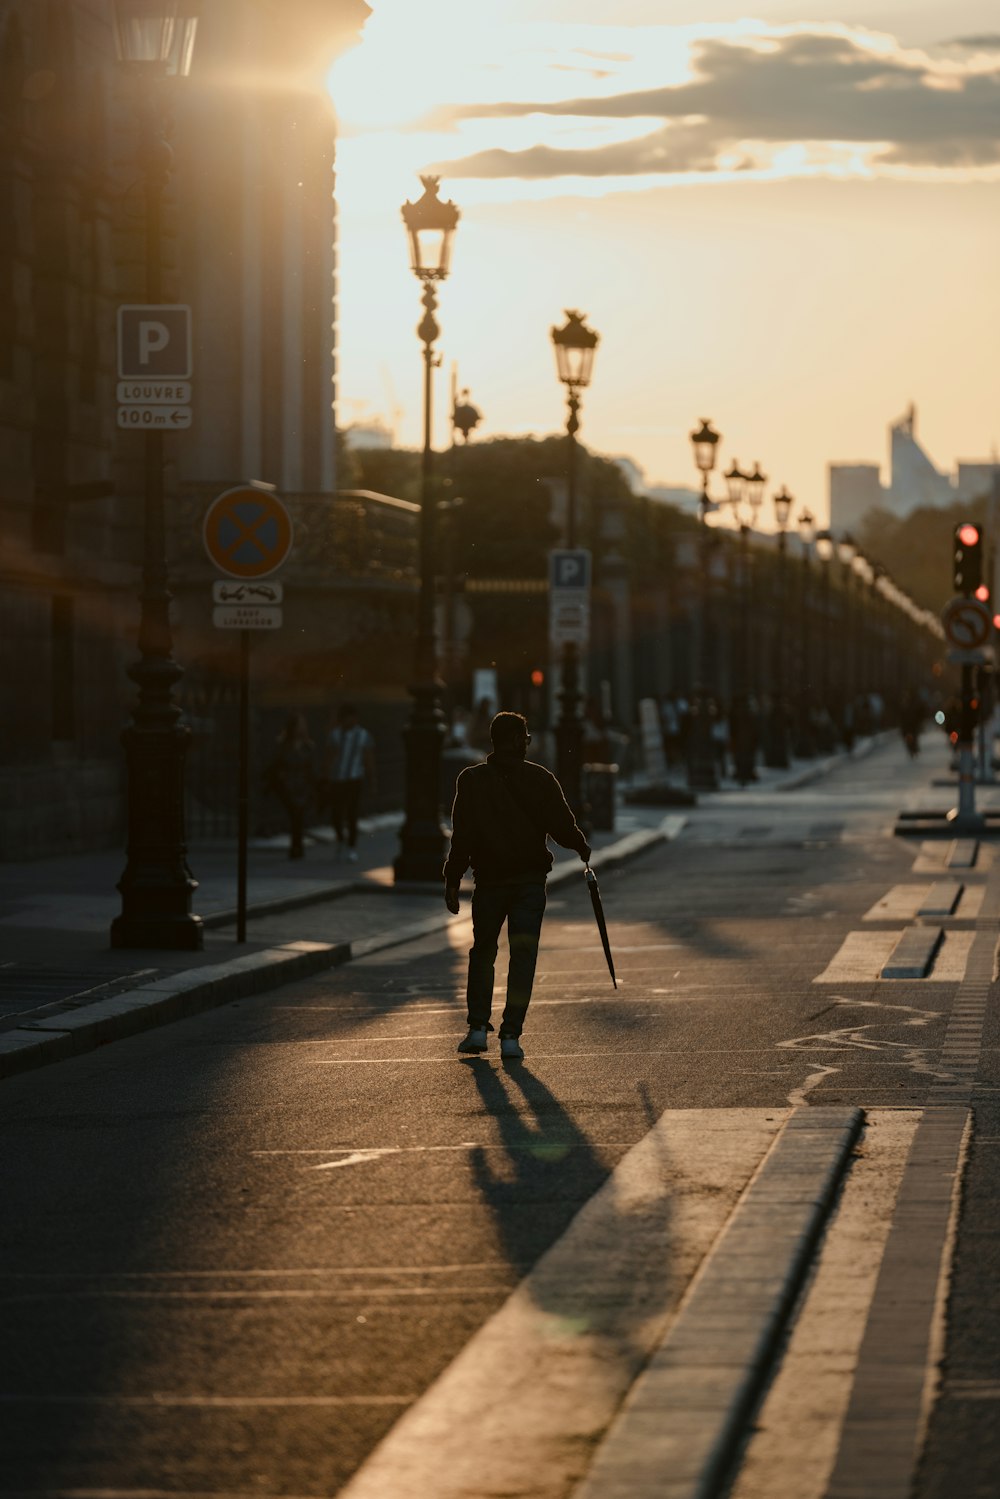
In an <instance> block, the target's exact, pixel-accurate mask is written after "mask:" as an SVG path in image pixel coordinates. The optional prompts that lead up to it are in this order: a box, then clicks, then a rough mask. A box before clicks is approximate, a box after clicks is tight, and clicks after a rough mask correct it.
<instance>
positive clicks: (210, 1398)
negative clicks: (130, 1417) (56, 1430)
mask: <svg viewBox="0 0 1000 1499" xmlns="http://www.w3.org/2000/svg"><path fill="white" fill-rule="evenodd" d="M416 1398H417V1397H416V1396H415V1395H161V1394H156V1395H5V1394H0V1405H124V1406H127V1407H132V1406H135V1407H138V1408H140V1409H142V1408H147V1409H148V1408H150V1407H152V1408H153V1409H160V1410H172V1409H175V1408H177V1407H183V1406H196V1407H199V1408H204V1407H206V1406H216V1407H221V1408H222V1409H229V1408H234V1409H237V1410H240V1409H243V1408H249V1409H255V1408H269V1407H274V1406H339V1405H396V1406H404V1405H412V1404H413V1402H414V1400H415V1399H416ZM88 1492H90V1491H89V1490H88Z"/></svg>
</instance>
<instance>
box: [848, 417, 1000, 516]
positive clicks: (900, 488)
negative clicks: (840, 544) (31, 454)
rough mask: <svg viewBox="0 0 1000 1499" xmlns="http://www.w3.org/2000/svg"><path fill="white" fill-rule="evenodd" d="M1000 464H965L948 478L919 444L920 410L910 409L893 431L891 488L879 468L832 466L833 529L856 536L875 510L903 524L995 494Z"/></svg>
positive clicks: (874, 466)
mask: <svg viewBox="0 0 1000 1499" xmlns="http://www.w3.org/2000/svg"><path fill="white" fill-rule="evenodd" d="M995 471H996V464H995V463H990V462H986V461H984V460H976V461H974V462H962V463H959V464H958V467H957V472H955V473H946V472H943V471H942V470H941V469H939V468H938V467H937V465H936V464H935V462H934V460H933V459H932V458H931V457H930V455H929V454H928V453H927V452H926V450H925V449H924V448H923V447H922V446H921V444H920V443H919V442H918V441H917V409H916V407H915V406H914V405H912V404H911V405H910V406H909V407H908V409H907V410H906V412H905V413H904V415H903V416H901V417H900V418H899V420H898V421H895V422H892V423H890V426H889V482H888V484H887V485H883V483H882V479H881V472H880V469H879V465H878V464H877V463H831V464H830V465H829V480H830V526H831V528H832V529H833V530H834V531H850V530H852V529H855V528H857V527H858V526H860V525H861V523H862V521H863V520H864V518H865V516H866V515H867V513H868V511H869V510H873V509H881V510H887V511H889V513H890V514H891V515H895V516H898V517H899V518H902V517H904V516H907V515H912V513H913V511H915V510H920V509H922V508H925V507H932V508H937V507H939V506H945V505H951V504H953V503H954V501H955V500H975V499H978V498H980V497H981V496H982V495H985V494H990V493H991V492H992V487H993V475H994V473H995Z"/></svg>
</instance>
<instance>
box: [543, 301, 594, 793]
mask: <svg viewBox="0 0 1000 1499" xmlns="http://www.w3.org/2000/svg"><path fill="white" fill-rule="evenodd" d="M584 318H585V314H584V313H580V312H570V311H569V310H568V309H567V312H566V322H565V324H564V325H563V327H561V328H553V329H552V346H553V348H554V349H555V354H556V373H557V374H558V376H559V379H560V380H561V381H562V383H563V385H565V387H566V391H567V396H566V405H567V408H568V416H567V418H566V546H567V547H568V548H569V549H570V550H572V549H573V548H574V547H575V546H576V543H577V535H576V523H577V514H576V469H577V462H576V459H577V454H576V434H577V432H579V430H580V392H581V390H586V388H587V386H588V385H589V384H590V377H591V375H592V373H593V369H594V353H595V350H596V349H597V345H598V343H599V342H600V337H599V335H598V334H597V333H595V332H594V330H593V329H592V328H588V327H587V325H586V322H585V321H584ZM582 768H583V725H582V724H581V722H580V657H579V651H578V648H577V646H576V644H575V642H574V641H566V642H565V643H564V645H563V648H562V685H561V688H560V691H559V722H558V723H557V725H556V769H557V772H558V775H559V780H560V781H561V782H562V787H563V790H564V791H565V793H566V800H567V801H568V802H569V804H570V806H571V807H572V808H573V810H574V812H577V813H579V812H580V811H581V810H582V806H581V803H582V785H581V770H582Z"/></svg>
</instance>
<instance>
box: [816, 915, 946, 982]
mask: <svg viewBox="0 0 1000 1499" xmlns="http://www.w3.org/2000/svg"><path fill="white" fill-rule="evenodd" d="M870 915H871V913H870V912H869V917H870ZM865 919H866V920H867V919H868V917H866V918H865ZM902 935H903V933H902V932H901V931H891V932H875V931H867V932H848V934H847V936H846V937H845V938H844V940H843V942H842V943H841V946H840V949H839V950H838V952H837V953H836V955H835V956H834V957H833V959H832V960H831V961H830V963H829V964H828V965H827V967H826V968H824V970H823V972H822V973H819V974H817V975H816V977H815V978H814V979H813V983H814V984H868V983H874V982H875V981H876V980H878V979H879V975H880V974H881V972H882V969H883V967H884V965H885V964H886V963H887V962H888V960H889V958H890V957H891V955H892V952H893V949H894V948H895V946H896V943H897V942H898V941H899V939H900V937H901V936H902ZM975 935H976V934H975V932H956V931H953V930H951V929H948V930H947V931H946V932H945V935H944V939H943V941H942V943H941V946H940V947H939V948H938V951H937V955H936V957H935V959H934V963H933V966H932V967H931V969H930V971H929V972H928V973H927V974H926V976H925V977H924V978H923V979H920V980H913V982H915V983H916V982H920V983H925V984H926V983H933V982H934V981H935V980H936V981H937V982H938V983H961V981H962V979H963V978H964V977H965V969H966V964H967V962H968V958H969V952H970V950H971V948H972V943H973V941H974V939H975ZM882 982H885V983H898V982H899V980H893V979H885V980H883V981H882Z"/></svg>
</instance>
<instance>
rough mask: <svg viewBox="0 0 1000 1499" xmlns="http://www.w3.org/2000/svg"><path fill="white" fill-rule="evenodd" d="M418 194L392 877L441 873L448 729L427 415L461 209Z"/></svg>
mask: <svg viewBox="0 0 1000 1499" xmlns="http://www.w3.org/2000/svg"><path fill="white" fill-rule="evenodd" d="M420 181H421V183H422V184H423V189H424V192H423V196H422V197H421V198H418V199H417V201H416V202H415V203H410V202H406V203H404V204H403V208H402V214H403V222H404V224H405V225H406V232H407V235H408V237H409V241H410V265H411V268H412V270H413V274H414V275H415V276H416V277H417V279H418V281H420V283H421V285H422V286H423V293H422V295H421V299H420V300H421V303H422V305H423V309H424V315H423V317H422V318H421V320H420V322H419V324H418V325H417V337H418V338H419V339H420V341H421V343H422V344H423V346H424V348H423V360H424V448H423V459H422V462H421V469H420V593H419V596H418V600H417V641H416V653H415V660H414V676H415V678H416V681H415V683H414V685H413V687H411V689H410V691H411V694H412V697H413V712H412V714H411V716H410V721H409V723H408V724H407V726H406V729H405V730H404V733H403V743H404V745H405V747H406V790H405V816H404V820H403V826H402V828H401V829H400V834H399V853H398V854H397V855H396V859H395V862H394V864H393V870H394V874H395V878H396V880H397V881H402V880H407V881H409V880H421V881H423V880H435V881H439V880H440V879H441V869H442V867H443V865H444V855H445V841H446V833H445V830H444V828H443V827H442V825H441V749H442V746H443V744H444V739H445V734H446V728H445V720H444V713H443V712H442V710H441V692H442V689H443V686H444V684H443V683H442V682H441V681H440V679H439V677H438V663H437V641H436V639H435V632H434V577H435V570H436V566H437V555H436V537H437V525H436V520H437V515H436V510H437V502H436V498H435V495H434V492H433V487H432V480H433V462H434V454H433V449H432V446H431V416H432V409H433V408H432V394H433V376H434V371H435V369H436V368H437V366H438V365H439V364H440V362H441V361H440V358H439V356H438V355H437V354H435V352H434V342H435V340H436V338H437V336H438V334H439V333H440V331H441V330H440V328H439V327H438V324H437V319H436V318H435V316H434V313H435V311H436V309H437V292H436V291H435V283H436V282H438V281H444V280H445V279H446V278H447V275H448V270H449V267H450V264H451V246H452V240H453V238H454V235H455V227H456V225H457V224H458V218H459V213H458V209H457V208H456V207H455V205H454V203H450V202H449V203H443V202H442V201H441V199H440V197H439V196H438V188H439V183H440V179H439V178H438V177H421V179H420Z"/></svg>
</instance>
